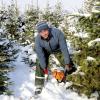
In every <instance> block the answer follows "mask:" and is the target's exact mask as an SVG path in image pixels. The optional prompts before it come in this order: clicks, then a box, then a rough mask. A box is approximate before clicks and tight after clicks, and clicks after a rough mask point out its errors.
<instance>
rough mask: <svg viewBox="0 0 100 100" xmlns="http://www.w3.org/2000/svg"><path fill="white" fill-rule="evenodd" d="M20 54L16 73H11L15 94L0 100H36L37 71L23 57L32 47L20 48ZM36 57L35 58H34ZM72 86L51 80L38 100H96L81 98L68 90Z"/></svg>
mask: <svg viewBox="0 0 100 100" xmlns="http://www.w3.org/2000/svg"><path fill="white" fill-rule="evenodd" d="M19 48H20V52H19V54H18V55H19V56H18V58H17V59H16V61H15V62H14V63H13V65H15V68H16V69H15V71H14V72H10V73H9V77H10V78H11V81H13V82H14V84H13V85H11V86H9V89H10V90H12V91H13V92H14V93H13V95H11V96H7V95H0V100H35V99H34V98H33V97H32V96H33V93H34V90H35V88H36V87H35V85H34V80H35V71H34V70H32V69H31V68H30V67H29V65H28V64H25V62H23V57H26V56H27V55H26V52H25V51H28V49H29V48H30V45H28V46H25V47H22V46H19ZM34 57H35V56H33V58H34ZM70 85H71V82H67V83H66V84H63V83H61V84H57V82H56V80H55V79H53V78H52V79H50V80H49V81H48V82H47V83H46V84H45V88H43V91H42V93H41V95H40V97H39V98H38V99H37V100H96V99H95V98H91V99H88V98H87V97H86V96H84V95H82V96H79V95H78V94H77V93H76V92H73V91H72V90H70V89H67V90H66V88H67V87H69V86H70Z"/></svg>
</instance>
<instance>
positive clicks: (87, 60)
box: [68, 1, 100, 100]
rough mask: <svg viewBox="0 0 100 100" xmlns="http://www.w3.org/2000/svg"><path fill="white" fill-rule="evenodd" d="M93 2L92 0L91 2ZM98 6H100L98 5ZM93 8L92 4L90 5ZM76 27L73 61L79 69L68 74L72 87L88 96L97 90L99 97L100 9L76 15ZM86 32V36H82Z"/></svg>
mask: <svg viewBox="0 0 100 100" xmlns="http://www.w3.org/2000/svg"><path fill="white" fill-rule="evenodd" d="M92 3H94V2H92ZM99 3H100V1H99ZM99 7H100V6H99ZM92 8H93V9H94V6H92ZM91 10H92V9H91ZM77 27H78V28H79V30H80V31H81V35H80V34H78V35H77V36H75V35H74V42H73V44H74V48H75V49H76V50H77V51H79V52H77V53H75V54H74V62H75V63H76V64H77V65H79V68H78V69H79V70H78V71H77V72H76V73H75V74H73V75H69V77H68V78H69V80H71V81H72V82H73V85H72V87H73V88H74V89H76V90H77V92H78V93H79V94H81V93H84V94H86V95H87V96H88V97H90V96H91V94H92V93H94V92H98V94H99V97H98V100H99V99H100V11H99V9H98V12H97V11H96V12H92V11H91V13H90V16H88V17H86V16H80V17H78V23H77ZM86 34H87V37H85V38H84V36H85V35H86Z"/></svg>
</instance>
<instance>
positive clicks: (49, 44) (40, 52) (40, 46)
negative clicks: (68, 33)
mask: <svg viewBox="0 0 100 100" xmlns="http://www.w3.org/2000/svg"><path fill="white" fill-rule="evenodd" d="M49 33H50V34H49V39H48V40H44V39H43V38H42V37H41V36H40V35H39V34H38V35H37V37H36V38H35V51H36V53H37V56H38V59H39V62H40V66H41V68H43V69H45V68H46V67H47V65H46V56H45V52H44V49H45V50H46V51H47V52H48V53H49V54H52V53H55V52H57V51H61V52H62V53H63V56H64V61H65V64H70V55H69V52H68V48H67V43H66V39H65V37H64V34H63V33H62V32H61V31H60V30H59V29H57V28H50V29H49Z"/></svg>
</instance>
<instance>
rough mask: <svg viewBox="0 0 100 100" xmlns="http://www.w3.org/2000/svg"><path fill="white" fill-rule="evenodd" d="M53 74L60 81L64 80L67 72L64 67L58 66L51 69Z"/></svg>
mask: <svg viewBox="0 0 100 100" xmlns="http://www.w3.org/2000/svg"><path fill="white" fill-rule="evenodd" d="M51 72H52V76H53V77H54V78H55V79H56V80H57V81H58V82H62V81H63V80H64V79H65V73H64V68H63V67H56V68H52V69H51Z"/></svg>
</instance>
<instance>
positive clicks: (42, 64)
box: [35, 38, 46, 69]
mask: <svg viewBox="0 0 100 100" xmlns="http://www.w3.org/2000/svg"><path fill="white" fill-rule="evenodd" d="M35 51H36V53H37V56H38V59H39V62H40V67H41V68H42V69H45V68H46V60H45V59H46V58H45V55H44V51H43V48H42V47H41V45H40V41H39V39H38V38H36V39H35Z"/></svg>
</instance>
